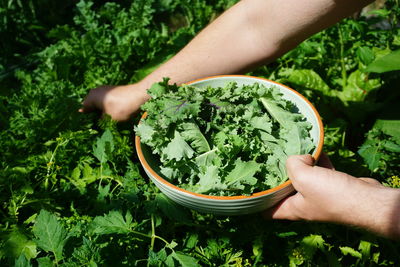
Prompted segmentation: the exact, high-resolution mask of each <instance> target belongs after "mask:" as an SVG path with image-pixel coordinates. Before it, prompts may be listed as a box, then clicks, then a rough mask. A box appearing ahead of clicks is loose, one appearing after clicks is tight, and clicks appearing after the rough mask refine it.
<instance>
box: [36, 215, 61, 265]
mask: <svg viewBox="0 0 400 267" xmlns="http://www.w3.org/2000/svg"><path fill="white" fill-rule="evenodd" d="M33 233H34V235H35V236H36V238H37V239H36V240H35V242H36V244H37V246H38V247H40V248H41V249H43V250H44V251H46V252H52V253H53V254H54V256H55V257H56V261H57V262H58V261H60V260H61V259H62V258H63V249H64V245H65V242H66V241H67V231H66V230H65V229H64V227H63V226H62V225H61V223H60V222H59V221H58V220H57V217H56V216H55V215H54V214H52V213H50V212H48V211H46V210H41V211H40V213H39V215H38V216H37V218H36V222H35V225H34V226H33Z"/></svg>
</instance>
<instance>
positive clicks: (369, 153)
mask: <svg viewBox="0 0 400 267" xmlns="http://www.w3.org/2000/svg"><path fill="white" fill-rule="evenodd" d="M381 146H382V143H381V141H380V140H367V141H366V142H365V143H364V144H363V145H362V146H361V147H360V149H359V150H358V154H359V155H360V156H361V157H362V158H363V159H364V161H365V163H367V165H368V168H369V169H370V170H371V171H375V170H376V169H377V168H378V167H379V162H380V160H381V158H382V153H381V152H380V150H381V149H382V147H381Z"/></svg>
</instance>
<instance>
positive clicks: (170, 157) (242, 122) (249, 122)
mask: <svg viewBox="0 0 400 267" xmlns="http://www.w3.org/2000/svg"><path fill="white" fill-rule="evenodd" d="M148 93H149V94H150V95H151V96H152V99H151V100H150V101H148V102H147V103H145V104H144V105H143V107H142V109H143V110H144V111H146V112H147V117H146V118H145V119H144V120H142V121H141V123H140V124H139V125H138V126H137V127H136V128H135V130H136V133H137V135H139V136H140V137H141V138H142V139H141V140H142V142H143V143H144V144H146V145H148V146H149V147H150V149H151V150H153V151H154V152H153V153H155V154H157V155H158V156H159V159H160V163H161V165H162V167H161V168H160V172H161V174H162V175H164V177H165V178H166V179H168V180H169V181H170V182H172V183H174V184H176V185H179V186H180V187H182V188H184V189H187V190H189V191H193V192H196V193H203V194H209V195H218V196H231V195H239V194H246V195H249V194H251V193H254V192H258V191H262V190H266V189H269V188H271V187H274V186H277V185H279V184H281V183H282V182H284V181H286V180H287V174H286V170H285V167H284V166H285V162H286V159H287V157H288V156H289V155H295V154H307V153H312V151H313V150H314V148H315V145H314V143H313V140H312V139H311V137H310V134H309V130H310V129H311V127H312V125H311V124H310V123H309V122H307V121H306V119H305V118H304V116H303V115H302V114H300V113H298V111H297V107H296V106H295V105H294V104H293V103H291V102H290V101H287V100H285V99H284V98H282V94H281V93H280V92H279V89H278V88H276V87H272V86H271V87H266V86H264V85H261V84H258V83H255V84H253V85H242V86H239V85H238V84H237V83H228V84H227V85H226V86H225V87H224V88H221V87H218V88H213V87H206V88H197V87H195V86H190V85H183V86H180V87H178V86H176V85H169V84H168V79H165V80H164V81H163V82H160V83H157V84H155V85H153V86H152V87H151V88H150V89H149V90H148Z"/></svg>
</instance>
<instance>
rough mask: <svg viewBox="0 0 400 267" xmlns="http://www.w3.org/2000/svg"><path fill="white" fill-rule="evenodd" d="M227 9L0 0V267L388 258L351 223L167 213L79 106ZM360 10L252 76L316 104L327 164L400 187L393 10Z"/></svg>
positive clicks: (107, 133) (121, 128)
mask: <svg viewBox="0 0 400 267" xmlns="http://www.w3.org/2000/svg"><path fill="white" fill-rule="evenodd" d="M234 2H236V1H233V0H193V1H189V0H162V1H155V0H153V1H145V0H139V1H136V0H135V1H125V0H124V1H110V2H106V1H96V2H91V1H87V0H82V1H79V2H78V1H73V0H70V1H62V2H61V1H50V0H27V1H1V2H0V21H1V23H0V36H1V38H2V40H3V41H2V42H1V44H0V51H1V54H0V86H1V87H0V88H1V90H0V130H1V132H0V151H1V153H0V200H1V205H2V206H1V209H0V231H1V233H0V234H1V241H0V264H1V265H3V266H7V265H11V266H12V265H16V266H53V265H62V266H89V265H90V266H97V265H106V266H107V265H110V266H119V265H128V266H132V265H133V266H134V265H138V266H143V265H145V266H146V265H147V266H165V265H167V266H198V265H201V266H287V265H290V266H297V265H306V266H309V265H317V266H321V265H322V266H325V265H332V266H351V265H353V266H365V265H368V266H376V265H384V266H392V265H396V264H399V259H400V255H399V254H400V252H399V251H400V246H399V244H398V243H397V242H394V241H390V240H387V239H383V238H379V237H377V236H374V235H372V234H369V233H365V232H363V231H361V230H356V229H352V228H349V227H345V226H337V225H330V224H322V223H306V222H288V221H283V222H278V221H273V222H268V221H264V220H263V219H262V218H261V217H260V216H259V215H258V214H256V215H252V216H238V217H217V216H212V215H209V214H200V213H197V212H194V211H191V210H187V209H183V208H181V207H179V206H176V205H175V204H174V203H171V202H170V201H169V200H168V199H167V198H166V197H165V196H164V195H162V194H160V192H159V191H158V189H157V188H156V187H155V186H154V185H153V184H152V183H151V182H150V181H149V179H148V178H147V177H146V176H145V175H144V173H143V172H142V170H141V168H140V166H139V163H138V160H137V158H136V155H135V152H134V146H133V143H132V141H133V131H132V130H133V127H132V125H133V123H134V122H130V123H124V124H119V125H116V124H115V123H114V122H112V121H110V120H109V119H102V120H100V121H99V120H98V117H97V115H95V114H92V115H82V114H79V113H78V112H77V109H78V108H79V106H80V103H81V101H82V99H83V97H84V96H85V95H86V94H87V92H88V91H89V90H90V89H91V88H94V87H96V86H99V85H102V84H126V83H132V82H135V81H138V80H140V79H141V78H143V77H144V76H145V75H146V74H147V73H149V72H151V71H152V70H153V69H154V68H155V67H156V66H157V65H159V64H160V63H162V62H163V61H165V60H166V59H168V58H169V57H171V56H172V55H173V54H175V53H176V52H177V51H178V50H179V49H180V48H182V47H183V46H184V45H185V44H186V43H187V42H188V41H189V40H190V39H191V38H192V37H193V36H194V35H195V34H196V33H197V32H198V31H200V30H201V29H202V28H203V27H204V26H205V25H207V24H208V23H209V22H210V21H211V20H212V19H213V18H215V17H216V16H217V15H218V14H219V13H220V12H222V11H223V10H225V9H226V8H228V7H229V6H231V5H232V4H234ZM373 13H374V14H373V16H368V18H367V17H366V16H363V15H362V16H361V17H359V18H357V19H346V20H344V21H343V22H341V23H340V24H337V25H335V26H334V27H331V28H329V29H327V30H325V31H323V32H321V33H318V34H316V35H315V36H313V37H311V38H310V39H308V40H307V41H305V42H304V43H302V44H301V45H300V46H299V47H297V48H296V49H294V50H292V51H291V52H289V53H287V54H286V55H284V56H282V57H281V58H279V59H278V60H277V61H275V62H273V63H272V64H270V65H268V66H264V67H262V68H259V69H257V70H256V71H254V72H253V73H251V74H253V75H256V76H261V77H267V78H270V79H273V80H278V81H280V82H282V83H285V84H288V85H290V86H292V87H293V88H296V89H297V90H299V91H300V92H301V93H302V94H304V95H306V96H307V97H308V98H309V99H310V100H311V102H313V103H314V104H315V105H316V107H317V109H318V110H319V111H320V114H321V116H322V117H323V120H324V124H325V133H326V139H325V151H326V152H327V153H328V155H329V156H330V157H331V159H332V160H333V162H334V165H335V166H336V168H337V169H338V170H342V171H345V172H348V173H350V174H352V175H355V176H372V177H374V178H377V179H379V180H380V181H381V182H382V183H384V184H385V185H387V186H391V187H400V178H399V177H398V176H397V175H398V174H399V166H400V156H399V153H400V132H399V129H400V115H399V109H398V108H397V106H396V104H397V105H398V103H399V100H400V90H398V89H399V88H398V87H399V86H398V85H399V84H400V83H399V82H400V79H399V78H400V77H399V72H398V68H397V69H396V66H395V65H394V64H391V62H398V61H396V60H399V53H398V49H399V48H400V35H399V28H398V27H397V26H398V16H399V14H400V9H399V6H398V4H397V1H395V0H389V1H387V3H386V5H385V6H384V7H383V8H381V9H379V10H375V11H374V12H373ZM396 50H397V51H396ZM393 51H394V52H393ZM136 120H137V119H136Z"/></svg>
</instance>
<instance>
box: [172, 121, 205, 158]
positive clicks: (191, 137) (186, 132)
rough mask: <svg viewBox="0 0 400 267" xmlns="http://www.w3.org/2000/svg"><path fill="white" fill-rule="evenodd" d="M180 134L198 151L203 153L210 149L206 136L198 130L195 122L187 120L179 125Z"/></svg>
mask: <svg viewBox="0 0 400 267" xmlns="http://www.w3.org/2000/svg"><path fill="white" fill-rule="evenodd" d="M180 127H181V128H182V131H181V135H182V137H183V138H184V139H185V140H186V141H187V142H190V145H191V146H192V147H193V148H194V149H195V150H196V152H198V153H204V152H208V151H210V150H211V148H210V145H209V143H208V141H207V138H206V137H205V136H204V135H203V133H202V132H201V131H200V129H199V127H198V126H197V125H196V124H195V123H191V122H187V123H182V124H181V125H180Z"/></svg>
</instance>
